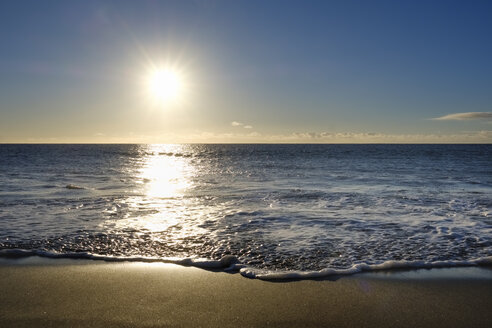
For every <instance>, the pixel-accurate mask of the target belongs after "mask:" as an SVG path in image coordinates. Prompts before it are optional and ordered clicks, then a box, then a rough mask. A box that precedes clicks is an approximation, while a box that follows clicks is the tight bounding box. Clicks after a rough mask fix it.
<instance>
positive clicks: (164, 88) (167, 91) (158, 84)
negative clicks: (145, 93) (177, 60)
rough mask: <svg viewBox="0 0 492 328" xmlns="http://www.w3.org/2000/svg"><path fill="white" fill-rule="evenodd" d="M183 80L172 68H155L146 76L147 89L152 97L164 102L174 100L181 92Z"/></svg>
mask: <svg viewBox="0 0 492 328" xmlns="http://www.w3.org/2000/svg"><path fill="white" fill-rule="evenodd" d="M182 88H183V81H182V78H181V76H180V74H179V73H178V72H177V71H175V70H172V69H162V68H161V69H155V70H153V71H152V72H151V73H150V74H149V77H148V89H149V92H150V95H151V96H152V99H153V100H154V101H156V102H158V103H161V104H165V103H169V102H172V101H176V100H177V99H178V98H179V97H180V95H181V92H182Z"/></svg>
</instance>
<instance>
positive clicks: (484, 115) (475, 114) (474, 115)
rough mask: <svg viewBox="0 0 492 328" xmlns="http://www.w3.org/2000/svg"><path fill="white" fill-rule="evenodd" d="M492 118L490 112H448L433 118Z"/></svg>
mask: <svg viewBox="0 0 492 328" xmlns="http://www.w3.org/2000/svg"><path fill="white" fill-rule="evenodd" d="M480 119H483V120H492V112H468V113H456V114H448V115H444V116H441V117H436V118H433V120H438V121H463V120H480Z"/></svg>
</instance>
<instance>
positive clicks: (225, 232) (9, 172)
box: [0, 144, 492, 279]
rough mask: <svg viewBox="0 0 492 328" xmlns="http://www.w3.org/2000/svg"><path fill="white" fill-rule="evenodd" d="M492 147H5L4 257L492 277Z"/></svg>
mask: <svg viewBox="0 0 492 328" xmlns="http://www.w3.org/2000/svg"><path fill="white" fill-rule="evenodd" d="M491 208H492V145H393V144H391V145H266V144H265V145H263V144H261V145H242V144H241V145H233V144H221V145H211V144H189V145H187V144H184V145H79V144H77V145H68V144H67V145H65V144H64V145H8V144H3V145H0V257H24V256H33V255H36V256H45V257H54V258H57V257H62V258H88V259H99V260H107V261H157V262H159V261H160V262H171V263H178V264H183V265H193V266H198V267H204V268H214V269H219V270H228V271H233V272H237V271H238V272H240V273H241V274H243V275H244V276H247V277H250V278H261V279H282V278H295V279H302V278H316V277H325V276H329V275H340V274H351V273H355V272H360V271H366V270H379V269H389V270H391V269H394V268H430V267H447V266H468V265H490V264H492V215H491Z"/></svg>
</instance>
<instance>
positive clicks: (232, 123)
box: [231, 121, 253, 129]
mask: <svg viewBox="0 0 492 328" xmlns="http://www.w3.org/2000/svg"><path fill="white" fill-rule="evenodd" d="M231 125H232V126H242V127H243V128H245V129H252V128H253V126H252V125H249V124H244V123H241V122H238V121H233V122H231Z"/></svg>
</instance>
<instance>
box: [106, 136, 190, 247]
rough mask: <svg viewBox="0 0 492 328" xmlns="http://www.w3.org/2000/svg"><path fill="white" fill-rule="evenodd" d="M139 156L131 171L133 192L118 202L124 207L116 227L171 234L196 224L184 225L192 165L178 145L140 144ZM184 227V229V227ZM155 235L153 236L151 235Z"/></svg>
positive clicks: (188, 212) (187, 209)
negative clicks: (133, 169)
mask: <svg viewBox="0 0 492 328" xmlns="http://www.w3.org/2000/svg"><path fill="white" fill-rule="evenodd" d="M142 147H145V148H143V151H142V153H143V154H142V158H141V160H139V161H138V163H139V165H138V168H136V172H135V173H134V181H135V185H134V188H135V190H134V192H133V194H132V195H131V196H129V197H128V198H126V199H125V200H124V201H123V202H122V203H124V204H121V205H124V207H125V208H126V209H127V210H126V211H125V212H126V213H125V216H124V217H120V218H119V219H118V220H117V221H116V222H114V226H115V228H116V229H117V230H133V231H138V232H147V233H159V232H166V233H167V234H169V233H170V230H175V231H174V232H173V235H175V237H176V236H177V235H180V234H184V233H185V231H188V230H190V229H191V230H197V229H198V228H196V227H191V226H189V224H188V226H186V227H185V225H186V222H185V219H186V218H188V217H189V216H190V211H189V207H188V203H189V202H190V201H192V200H190V197H188V196H189V195H188V192H189V191H190V189H191V188H192V185H193V184H192V179H191V178H192V177H193V175H194V174H195V167H194V166H193V165H192V163H191V160H190V158H189V157H187V156H186V154H185V149H184V146H182V145H148V146H142ZM185 228H186V229H185ZM154 237H157V236H154Z"/></svg>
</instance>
